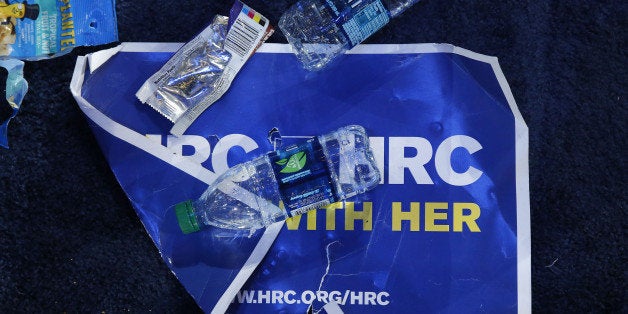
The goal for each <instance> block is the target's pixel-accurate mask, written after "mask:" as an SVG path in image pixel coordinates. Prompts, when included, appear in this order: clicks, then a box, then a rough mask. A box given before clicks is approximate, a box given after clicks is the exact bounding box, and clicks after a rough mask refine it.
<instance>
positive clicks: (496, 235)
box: [72, 43, 530, 313]
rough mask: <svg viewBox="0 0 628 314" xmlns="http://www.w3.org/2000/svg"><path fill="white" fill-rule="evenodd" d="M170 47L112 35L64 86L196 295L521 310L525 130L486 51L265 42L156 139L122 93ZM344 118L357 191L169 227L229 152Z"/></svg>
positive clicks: (242, 304)
mask: <svg viewBox="0 0 628 314" xmlns="http://www.w3.org/2000/svg"><path fill="white" fill-rule="evenodd" d="M178 47H179V45H174V44H163V45H155V44H140V43H127V44H123V45H122V46H120V47H117V48H115V49H112V50H109V51H104V52H100V53H97V54H94V55H91V56H89V58H87V57H81V58H79V60H78V62H77V68H76V70H75V75H74V79H73V82H72V90H73V93H74V95H75V97H76V99H77V101H78V103H79V105H80V106H81V109H82V110H83V111H84V112H85V114H86V116H87V117H88V118H89V119H90V122H91V125H92V128H93V131H94V133H95V134H96V137H97V138H98V141H99V143H100V145H101V147H102V150H103V152H104V154H105V155H106V157H107V159H108V161H109V163H110V165H111V168H112V170H113V172H114V173H115V175H116V177H117V179H118V181H119V182H120V184H121V185H122V187H123V188H124V190H125V192H126V193H127V195H128V196H129V199H130V200H131V202H132V204H133V206H134V207H135V209H136V211H137V213H138V215H139V217H140V219H141V220H142V222H143V223H144V226H145V227H146V230H147V232H148V233H149V234H150V236H151V237H152V239H153V240H154V241H155V244H156V245H157V247H158V248H159V250H160V252H161V254H162V256H163V258H164V261H165V262H166V263H167V264H168V266H169V267H170V268H171V269H172V270H173V272H174V273H175V275H176V276H177V277H178V278H179V280H180V281H181V282H182V284H183V285H184V286H185V287H186V289H187V290H188V291H189V292H190V294H192V296H193V297H194V298H195V299H196V301H197V302H198V304H199V305H200V307H201V308H203V309H204V310H205V311H208V312H209V311H216V312H224V311H226V310H228V311H229V312H237V313H249V312H251V313H260V312H261V313H265V312H280V311H285V312H289V313H292V312H297V313H304V312H307V311H308V309H309V308H311V309H312V310H313V311H319V310H320V309H321V308H324V309H325V310H326V311H327V312H334V311H336V312H338V311H342V312H347V313H355V312H364V313H376V312H392V313H397V312H447V313H460V312H477V311H487V312H516V311H519V312H529V311H530V233H529V195H528V165H527V145H528V143H527V141H528V133H527V127H526V126H525V123H524V122H523V119H522V117H521V115H520V113H519V111H518V109H517V107H516V104H515V102H514V99H513V97H512V95H511V93H510V90H509V88H508V85H507V83H506V80H505V78H504V77H503V74H502V73H501V70H500V69H499V65H498V63H497V59H495V58H492V57H487V56H483V55H479V54H475V53H472V52H470V51H467V50H464V49H460V48H457V47H453V46H450V45H432V44H425V45H394V46H387V45H384V46H382V45H365V46H358V47H357V48H356V49H355V50H354V52H353V53H352V54H350V55H348V56H346V57H345V58H344V59H343V60H342V62H338V63H337V64H336V65H335V67H333V68H331V69H328V70H326V71H323V72H318V73H310V72H307V71H305V70H303V69H301V68H300V64H299V63H298V62H297V60H296V58H295V57H294V56H293V55H292V54H290V53H289V48H288V47H287V46H284V45H275V44H270V45H269V44H267V45H265V46H263V47H262V49H261V51H259V52H258V53H257V54H255V55H254V56H253V57H252V58H251V60H249V61H248V62H247V64H246V65H245V66H244V68H243V69H242V71H241V72H240V73H239V74H238V76H237V78H236V80H235V81H234V82H233V84H232V86H231V88H230V89H229V91H228V92H227V93H226V94H225V95H224V96H223V97H222V98H221V99H220V100H219V101H217V102H216V103H215V104H213V105H212V106H211V107H210V108H209V109H208V110H207V111H205V112H204V113H203V114H202V115H201V116H200V117H199V119H198V120H197V121H196V122H195V123H194V124H192V126H191V127H190V128H189V129H188V130H187V132H186V134H184V135H183V136H181V137H174V136H172V135H168V130H170V128H171V126H172V124H171V122H169V121H168V120H166V119H165V118H163V117H161V116H160V115H159V114H158V113H157V112H156V111H154V110H152V109H151V108H150V107H149V106H147V105H144V104H141V103H140V102H139V101H138V100H137V99H136V98H135V96H134V95H135V92H136V91H137V89H138V88H139V87H140V86H141V85H142V84H143V83H144V81H145V80H146V79H147V78H148V77H149V76H151V75H152V74H153V73H155V72H156V71H157V70H158V69H159V68H160V67H161V66H162V65H163V64H164V63H165V62H166V61H167V60H168V58H169V57H170V56H172V54H173V52H174V51H176V49H177V48H178ZM88 60H89V61H90V62H89V63H90V64H89V68H87V67H86V64H87V61H88ZM351 124H357V125H362V126H363V127H364V128H365V129H366V131H367V133H368V134H369V136H370V143H371V147H372V149H373V152H374V154H375V159H376V161H377V164H378V168H379V169H380V172H381V174H382V180H381V182H380V184H379V186H378V187H376V188H375V189H373V190H371V191H369V192H367V193H366V194H363V195H359V196H357V197H354V198H351V199H348V200H347V201H345V202H340V203H334V204H331V205H329V206H327V207H325V208H322V209H319V210H315V211H309V212H308V213H306V214H304V215H302V216H297V217H293V218H290V219H288V220H287V221H285V222H280V223H277V224H275V225H272V226H271V227H269V228H266V229H265V230H257V231H252V232H248V231H247V232H242V231H237V232H236V231H229V230H221V229H217V228H215V229H209V230H206V231H202V232H198V233H193V234H189V235H184V234H183V233H182V232H181V231H180V229H179V227H178V225H177V221H176V217H175V214H174V205H175V204H177V203H179V202H181V201H185V200H187V199H195V198H198V197H199V196H200V195H201V194H202V193H203V191H204V190H205V189H207V186H208V184H211V183H212V182H213V181H214V180H215V179H216V176H217V175H218V174H220V173H223V172H224V171H226V170H227V169H228V168H229V167H232V166H234V165H236V164H238V163H241V162H244V161H248V160H251V159H253V158H255V157H257V156H260V155H262V154H264V153H267V152H269V151H271V150H273V149H274V148H276V147H280V146H281V147H285V146H287V145H290V144H292V143H296V142H297V141H300V140H303V139H307V138H309V137H312V136H315V135H321V134H325V133H328V132H330V131H333V130H335V129H338V128H340V127H342V126H346V125H351Z"/></svg>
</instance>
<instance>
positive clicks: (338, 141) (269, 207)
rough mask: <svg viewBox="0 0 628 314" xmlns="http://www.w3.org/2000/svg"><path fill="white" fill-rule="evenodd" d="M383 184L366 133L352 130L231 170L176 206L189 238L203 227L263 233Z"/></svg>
mask: <svg viewBox="0 0 628 314" xmlns="http://www.w3.org/2000/svg"><path fill="white" fill-rule="evenodd" d="M379 180H380V174H379V170H378V169H377V167H376V165H375V160H374V158H373V154H372V152H371V150H370V148H369V139H368V136H367V135H366V132H365V130H364V128H362V127H361V126H357V125H351V126H347V127H344V128H341V129H338V130H337V131H335V132H332V133H329V134H326V135H322V136H319V137H314V138H312V139H310V140H308V141H305V142H303V143H300V144H296V145H292V146H290V147H287V148H286V149H282V150H276V151H273V152H270V153H268V154H266V155H264V156H261V157H258V158H256V159H254V160H251V161H249V162H245V163H242V164H239V165H237V166H235V167H232V168H230V169H229V170H227V171H226V172H225V173H224V174H223V175H221V176H220V177H219V178H218V179H217V180H216V181H215V182H214V184H212V185H210V187H209V188H208V189H207V190H206V191H205V193H203V195H202V196H201V197H200V198H199V199H198V200H195V201H185V202H183V203H179V204H177V205H176V214H177V219H178V221H179V226H180V227H181V230H182V231H183V233H186V234H187V233H191V232H195V231H199V230H200V229H202V228H203V227H205V226H214V227H219V228H226V229H259V228H262V227H264V226H266V225H270V224H272V223H273V222H276V221H279V220H282V219H286V218H289V217H293V216H296V215H300V214H303V213H304V212H306V211H308V210H311V209H316V208H320V207H323V206H326V205H328V204H331V203H333V202H336V201H339V200H343V199H346V198H349V197H352V196H355V195H357V194H361V193H364V192H366V191H367V190H370V189H372V188H374V187H375V186H376V185H377V184H378V183H379ZM280 202H282V203H283V205H284V206H285V209H282V208H280V207H277V205H278V204H279V203H280Z"/></svg>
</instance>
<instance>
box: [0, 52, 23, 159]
mask: <svg viewBox="0 0 628 314" xmlns="http://www.w3.org/2000/svg"><path fill="white" fill-rule="evenodd" d="M0 67H1V68H0V84H2V83H5V84H6V85H5V95H4V100H5V101H1V102H0V122H1V123H2V124H0V146H2V147H5V148H9V140H8V136H7V131H8V127H9V121H11V119H13V117H15V116H16V115H17V112H18V111H19V109H20V104H21V103H22V99H24V95H26V92H27V91H28V83H27V82H26V80H25V79H24V62H22V61H20V60H15V59H9V60H0Z"/></svg>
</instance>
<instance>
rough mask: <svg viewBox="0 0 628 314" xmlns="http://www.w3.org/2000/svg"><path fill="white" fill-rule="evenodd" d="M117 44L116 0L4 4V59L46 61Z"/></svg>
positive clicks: (0, 39) (0, 26)
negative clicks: (78, 50)
mask: <svg viewBox="0 0 628 314" xmlns="http://www.w3.org/2000/svg"><path fill="white" fill-rule="evenodd" d="M116 40H118V31H117V25H116V13H115V3H114V1H113V0H109V1H80V0H28V1H22V2H12V1H9V0H0V57H4V58H16V59H23V60H39V59H46V58H51V57H54V56H58V55H61V54H65V53H68V52H70V51H71V50H72V49H73V48H74V47H76V46H95V45H102V44H107V43H110V42H113V41H116Z"/></svg>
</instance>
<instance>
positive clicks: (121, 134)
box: [70, 47, 284, 313]
mask: <svg viewBox="0 0 628 314" xmlns="http://www.w3.org/2000/svg"><path fill="white" fill-rule="evenodd" d="M123 48H124V47H123ZM121 50H122V49H121ZM116 52H117V51H116ZM107 53H108V54H107V55H105V57H104V58H103V59H105V58H106V59H108V58H110V57H111V56H113V55H114V54H111V53H110V51H108V52H107ZM87 60H88V58H87V57H84V56H80V57H78V58H77V62H76V66H75V69H74V73H73V75H72V81H71V83H70V89H71V91H72V95H73V96H74V98H75V99H76V101H77V103H78V104H79V106H80V107H81V109H82V111H83V112H84V113H85V115H86V116H87V117H88V118H89V119H90V120H92V121H93V122H94V123H96V124H97V125H98V126H100V127H101V128H102V129H103V130H104V131H106V132H107V133H109V134H111V135H112V136H114V137H116V138H118V139H120V140H122V141H125V142H127V143H129V144H131V145H133V146H135V147H137V148H138V149H140V150H143V151H144V152H146V153H148V154H150V155H152V156H154V157H157V158H159V159H161V160H163V161H164V162H166V163H168V164H170V165H171V166H173V167H175V168H177V169H179V170H181V171H183V172H185V173H187V174H189V175H191V176H192V177H194V178H196V179H198V180H200V181H202V182H204V183H206V184H208V185H209V184H211V183H212V182H214V181H215V180H216V179H217V178H218V176H217V175H216V174H215V173H214V172H212V171H210V170H208V169H206V168H204V167H203V166H201V165H200V164H199V163H196V162H193V161H192V160H190V159H189V158H186V157H183V156H180V155H176V154H172V150H170V149H168V148H166V147H164V146H162V145H157V144H156V143H155V142H154V141H152V140H150V139H149V138H147V137H146V136H144V135H141V134H139V133H138V132H136V131H134V130H132V129H130V128H128V127H126V126H124V125H121V124H119V123H117V122H116V121H114V120H112V119H111V118H110V117H109V116H107V115H106V114H104V113H103V112H101V111H100V110H99V109H97V108H95V107H94V106H93V105H92V104H90V103H89V102H88V101H87V100H86V99H85V98H83V96H82V87H83V83H84V80H85V69H86V67H87ZM99 61H103V63H104V61H106V60H99ZM99 65H100V64H99ZM92 69H93V68H92ZM226 185H227V188H226V190H227V191H224V192H225V193H226V194H229V193H233V192H234V191H238V192H239V193H245V194H248V193H251V192H250V191H247V190H244V189H242V188H241V187H240V186H238V185H237V184H226ZM252 199H255V198H252ZM135 204H136V205H137V203H135ZM247 205H248V206H250V207H252V208H258V207H257V206H258V204H257V203H256V202H253V203H251V204H247ZM273 206H275V205H273ZM142 223H143V222H142ZM283 223H284V222H283V221H282V222H279V223H275V224H273V225H271V226H269V227H267V228H266V230H265V231H264V233H263V235H262V237H261V238H260V240H259V242H258V244H257V245H256V246H255V248H254V250H253V252H252V253H251V255H250V256H249V259H248V260H247V261H246V263H245V265H244V266H243V267H242V268H241V270H240V272H239V273H238V275H236V277H235V278H234V279H233V281H232V282H231V284H230V285H229V287H228V288H227V290H226V291H225V292H224V293H223V294H222V296H221V297H220V299H219V300H218V302H217V303H216V305H215V307H214V309H213V310H212V312H217V313H221V312H225V311H226V310H227V308H228V307H229V304H230V302H231V300H233V298H234V297H235V296H236V293H237V291H239V290H240V288H241V287H242V286H243V285H244V283H245V282H246V280H247V279H248V278H249V277H250V275H251V274H252V273H253V271H254V270H255V268H257V265H259V263H260V262H261V261H262V259H263V257H264V256H265V255H266V253H267V252H268V250H269V249H270V247H271V245H272V243H273V242H274V241H275V239H276V238H277V236H278V235H279V232H280V231H281V227H282V226H283ZM143 224H144V223H143ZM144 226H145V227H146V224H144ZM154 234H156V233H151V232H149V235H150V236H151V238H153V241H154V242H155V243H160V241H159V239H156V238H155V237H154V236H153V235H154ZM205 290H206V288H204V289H203V294H204V292H205Z"/></svg>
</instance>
